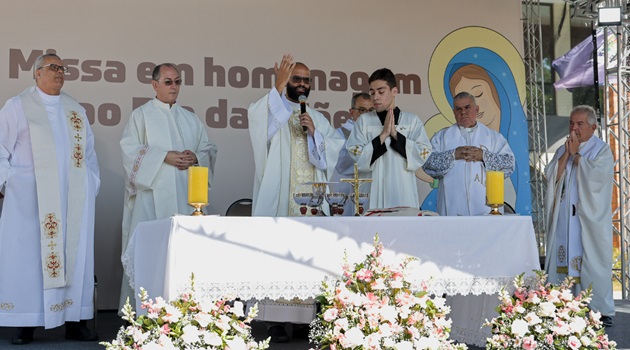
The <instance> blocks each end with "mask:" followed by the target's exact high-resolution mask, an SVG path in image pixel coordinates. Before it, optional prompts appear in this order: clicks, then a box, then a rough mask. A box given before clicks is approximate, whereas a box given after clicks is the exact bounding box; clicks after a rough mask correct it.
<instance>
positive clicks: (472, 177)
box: [422, 92, 516, 216]
mask: <svg viewBox="0 0 630 350" xmlns="http://www.w3.org/2000/svg"><path fill="white" fill-rule="evenodd" d="M453 113H454V114H455V121H456V123H455V124H453V125H451V126H449V127H446V128H444V129H442V130H440V131H438V132H437V133H436V134H435V135H433V137H432V138H431V145H432V146H433V153H431V156H430V157H429V159H428V160H427V162H426V163H424V165H423V166H422V168H423V169H424V171H425V172H426V173H427V174H428V175H430V176H432V177H433V178H434V179H438V180H439V185H438V200H437V211H438V213H439V214H440V215H449V216H458V215H465V216H466V215H483V214H485V213H487V212H488V211H489V208H488V206H486V181H485V179H486V171H487V170H493V171H502V172H503V176H504V178H509V177H510V175H511V174H512V172H514V167H515V164H516V163H515V160H514V154H513V153H512V150H511V149H510V145H509V144H508V142H507V140H506V139H505V138H504V137H503V135H501V134H500V133H498V132H496V131H494V130H492V129H490V128H488V127H487V126H485V125H484V124H483V123H478V122H477V116H478V114H479V106H477V103H476V101H475V97H474V96H473V95H471V94H470V93H468V92H460V93H459V94H457V95H456V96H455V97H454V98H453ZM508 185H509V184H508V183H507V182H506V186H508Z"/></svg>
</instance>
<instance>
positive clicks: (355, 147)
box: [350, 146, 361, 156]
mask: <svg viewBox="0 0 630 350" xmlns="http://www.w3.org/2000/svg"><path fill="white" fill-rule="evenodd" d="M350 152H352V154H353V155H355V156H358V155H359V154H360V153H361V151H359V146H354V147H352V149H351V150H350Z"/></svg>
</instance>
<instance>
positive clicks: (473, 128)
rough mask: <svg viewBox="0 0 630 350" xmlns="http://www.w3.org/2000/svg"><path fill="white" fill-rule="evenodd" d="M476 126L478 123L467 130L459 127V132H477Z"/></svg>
mask: <svg viewBox="0 0 630 350" xmlns="http://www.w3.org/2000/svg"><path fill="white" fill-rule="evenodd" d="M477 125H479V123H477V124H475V126H473V127H472V128H467V127H464V126H460V127H459V130H462V131H467V132H468V133H471V132H473V131H475V130H477Z"/></svg>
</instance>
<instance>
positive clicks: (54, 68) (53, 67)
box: [37, 63, 68, 73]
mask: <svg viewBox="0 0 630 350" xmlns="http://www.w3.org/2000/svg"><path fill="white" fill-rule="evenodd" d="M44 67H48V68H50V70H51V71H53V72H55V73H57V72H59V71H62V72H64V73H68V67H64V66H60V65H58V64H54V63H48V64H45V65H43V66H41V67H39V68H37V69H42V68H44Z"/></svg>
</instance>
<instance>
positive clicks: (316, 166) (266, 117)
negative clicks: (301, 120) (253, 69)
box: [248, 89, 344, 216]
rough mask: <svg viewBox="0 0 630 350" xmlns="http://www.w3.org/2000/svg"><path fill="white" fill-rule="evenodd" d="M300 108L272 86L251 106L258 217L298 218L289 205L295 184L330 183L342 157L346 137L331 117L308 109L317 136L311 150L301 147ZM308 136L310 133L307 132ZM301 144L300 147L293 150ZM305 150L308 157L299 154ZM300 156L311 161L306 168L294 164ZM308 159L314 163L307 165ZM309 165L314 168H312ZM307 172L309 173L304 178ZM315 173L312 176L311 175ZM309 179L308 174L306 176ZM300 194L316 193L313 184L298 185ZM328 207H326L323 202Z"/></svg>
mask: <svg viewBox="0 0 630 350" xmlns="http://www.w3.org/2000/svg"><path fill="white" fill-rule="evenodd" d="M299 110H300V106H299V104H297V103H293V102H291V101H289V100H287V99H286V96H284V95H282V96H281V95H280V94H279V93H278V91H277V90H276V89H272V90H271V91H270V92H269V93H268V94H267V95H265V96H264V97H262V98H261V99H260V100H258V101H256V102H254V103H252V104H251V105H250V106H249V109H248V118H249V135H250V138H251V142H252V148H253V151H254V162H255V166H256V172H255V176H254V191H253V197H252V199H253V206H252V215H253V216H297V215H300V213H299V211H297V212H295V211H294V210H291V209H290V208H291V207H293V208H295V206H294V205H293V203H294V202H293V198H292V196H293V193H292V191H291V187H292V182H295V181H296V180H295V179H296V178H300V179H305V181H302V180H300V182H302V183H303V182H309V181H317V182H327V181H330V180H331V178H332V174H333V171H334V168H335V165H336V164H337V156H338V155H339V150H340V149H341V147H342V145H343V142H344V138H343V136H341V135H339V134H338V133H337V132H336V131H335V129H333V128H332V126H331V125H330V123H329V122H328V120H327V119H326V117H324V115H323V114H321V113H319V112H317V111H316V110H314V109H312V108H310V107H308V106H307V107H306V111H307V112H308V114H309V115H310V116H311V118H312V120H313V123H314V124H315V134H314V137H310V136H302V137H305V138H306V141H307V143H308V148H303V147H300V148H299V149H297V147H295V145H296V137H295V136H292V135H293V134H292V132H294V131H295V130H296V128H297V129H298V130H299V129H301V126H299V125H296V124H294V123H296V122H297V116H298V115H299ZM304 135H306V134H304ZM292 148H296V149H292ZM294 152H304V153H306V152H307V153H308V155H306V154H304V153H302V154H295V155H292V154H293V153H294ZM298 156H301V157H302V158H304V159H305V160H306V161H305V162H303V164H302V167H301V168H298V169H296V168H294V166H292V164H291V163H292V162H293V161H294V160H295V158H297V157H298ZM307 163H310V165H309V164H307ZM309 168H310V169H309ZM304 173H307V174H308V175H307V176H300V175H303V174H304ZM310 173H312V174H313V175H312V176H310ZM307 177H308V178H307ZM293 185H297V186H293V187H294V188H301V189H302V190H300V191H301V192H304V191H308V192H311V187H310V186H302V187H298V186H299V184H295V183H294V184H293ZM324 210H325V211H326V212H327V210H326V206H324Z"/></svg>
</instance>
